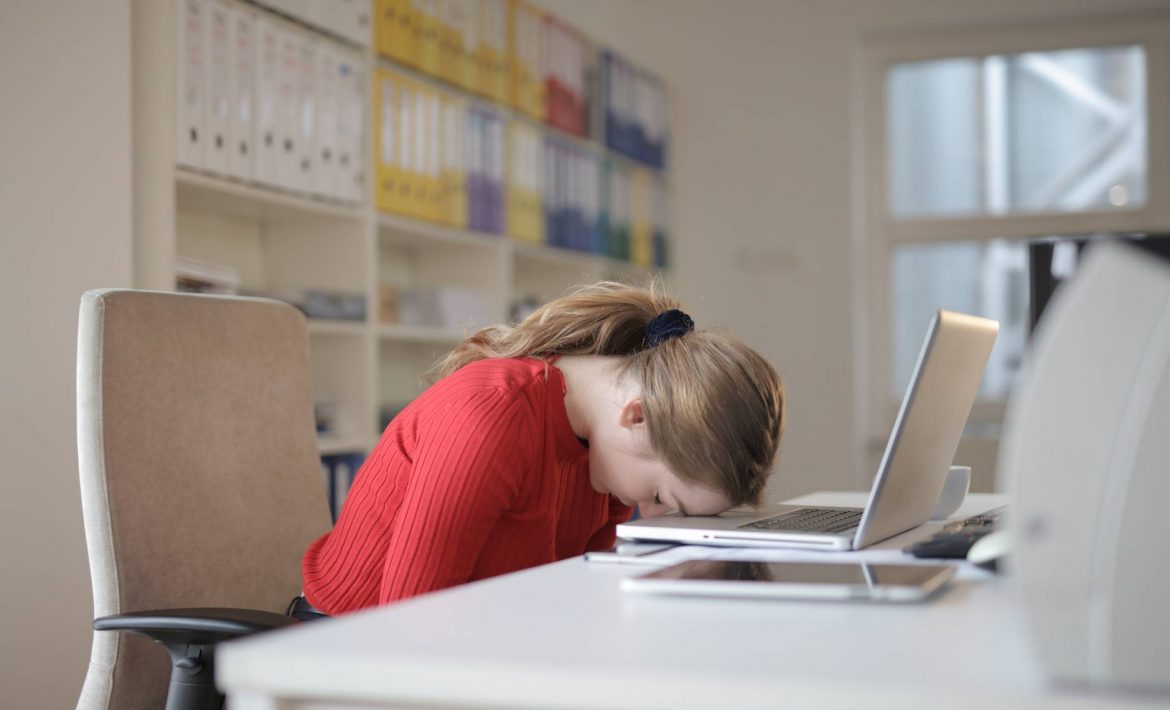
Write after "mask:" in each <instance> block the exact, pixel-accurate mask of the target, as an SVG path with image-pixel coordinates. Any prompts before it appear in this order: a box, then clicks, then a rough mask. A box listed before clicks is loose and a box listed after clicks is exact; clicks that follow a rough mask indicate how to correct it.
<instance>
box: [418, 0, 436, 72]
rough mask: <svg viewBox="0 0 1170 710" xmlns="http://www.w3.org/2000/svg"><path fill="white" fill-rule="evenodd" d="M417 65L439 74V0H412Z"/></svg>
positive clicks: (422, 69) (420, 69)
mask: <svg viewBox="0 0 1170 710" xmlns="http://www.w3.org/2000/svg"><path fill="white" fill-rule="evenodd" d="M412 7H413V8H414V36H415V46H414V51H415V66H417V67H418V69H419V71H422V72H425V73H427V74H430V75H431V76H436V77H437V76H439V75H440V74H439V0H412Z"/></svg>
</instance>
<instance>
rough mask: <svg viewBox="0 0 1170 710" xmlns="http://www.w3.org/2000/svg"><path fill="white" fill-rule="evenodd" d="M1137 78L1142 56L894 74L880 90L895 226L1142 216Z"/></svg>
mask: <svg viewBox="0 0 1170 710" xmlns="http://www.w3.org/2000/svg"><path fill="white" fill-rule="evenodd" d="M1145 67H1146V53H1145V49H1144V48H1143V47H1142V46H1140V45H1129V46H1117V47H1092V48H1083V49H1066V50H1060V51H1053V52H1026V53H1021V54H1010V55H1006V54H998V55H992V56H985V57H966V58H951V59H939V60H931V61H924V62H912V63H898V64H894V65H893V66H892V67H891V68H890V70H889V72H888V74H887V86H886V95H887V111H888V114H887V123H886V125H887V132H888V135H887V146H888V150H889V164H888V168H889V177H888V180H889V186H888V187H889V210H890V212H891V214H892V215H893V216H895V217H901V218H914V217H955V216H983V215H1003V214H1009V213H1021V214H1027V213H1060V212H1077V211H1089V210H1109V209H1126V208H1129V209H1132V208H1134V207H1138V206H1142V205H1144V204H1145V203H1146V198H1147V180H1146V175H1147V164H1146V154H1147V145H1146V77H1145Z"/></svg>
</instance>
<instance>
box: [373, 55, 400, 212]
mask: <svg viewBox="0 0 1170 710" xmlns="http://www.w3.org/2000/svg"><path fill="white" fill-rule="evenodd" d="M399 88H400V87H399V85H398V82H397V80H396V78H395V76H394V74H392V73H390V72H389V71H386V70H385V69H378V70H376V71H375V73H374V180H375V188H374V200H375V204H376V205H377V207H378V209H379V210H382V211H385V212H400V211H401V209H400V207H399V204H400V203H399V194H398V189H399V183H400V182H401V180H402V175H401V168H400V163H399V156H398V155H397V153H398V147H397V143H398V131H397V130H396V129H397V121H398V117H399V116H398V92H399Z"/></svg>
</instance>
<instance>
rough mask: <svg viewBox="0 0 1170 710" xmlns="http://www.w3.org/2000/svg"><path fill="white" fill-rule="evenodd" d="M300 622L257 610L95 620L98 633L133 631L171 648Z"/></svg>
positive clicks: (156, 612) (170, 611)
mask: <svg viewBox="0 0 1170 710" xmlns="http://www.w3.org/2000/svg"><path fill="white" fill-rule="evenodd" d="M296 623H298V622H297V620H296V619H293V618H291V617H288V616H285V615H283V614H275V613H273V612H270V611H258V610H256V609H226V608H205V609H157V610H149V611H132V612H129V613H126V614H114V615H112V616H103V617H101V618H98V619H94V621H93V628H94V630H95V631H130V632H133V633H136V634H139V635H142V636H145V637H147V638H149V639H152V640H154V641H158V642H160V643H163V644H167V645H170V644H172V643H176V642H177V643H184V644H215V643H219V642H220V641H226V640H228V639H233V638H238V637H240V636H248V635H251V634H254V633H258V632H260V631H268V630H271V629H278V628H281V627H283V626H289V625H291V624H296Z"/></svg>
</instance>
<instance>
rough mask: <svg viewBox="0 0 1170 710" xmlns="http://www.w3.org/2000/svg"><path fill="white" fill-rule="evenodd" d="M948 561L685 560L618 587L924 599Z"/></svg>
mask: <svg viewBox="0 0 1170 710" xmlns="http://www.w3.org/2000/svg"><path fill="white" fill-rule="evenodd" d="M954 573H955V568H954V567H953V566H950V565H933V564H932V565H899V564H866V563H850V562H823V563H822V562H753V561H741V560H735V561H732V560H688V561H686V562H681V563H679V564H677V565H672V566H670V567H665V568H663V569H660V570H656V571H654V572H651V573H649V574H644V575H640V576H637V577H627V578H625V579H623V580H622V589H624V590H626V591H629V592H643V593H652V594H681V595H688V596H714V597H766V598H775V599H837V600H849V599H863V600H872V601H892V602H910V601H920V600H923V599H926V598H927V597H929V596H930V595H931V594H933V593H934V592H935V591H936V590H938V589H939V588H940V587H942V586H943V585H944V584H946V582H947V581H948V580H950V578H951V577H952V576H953V575H954Z"/></svg>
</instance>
